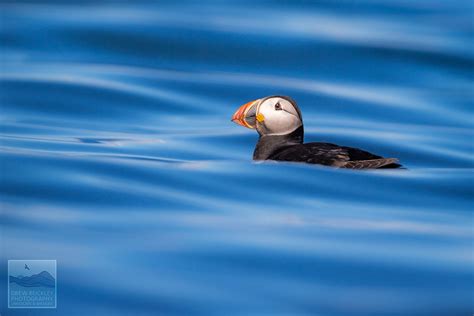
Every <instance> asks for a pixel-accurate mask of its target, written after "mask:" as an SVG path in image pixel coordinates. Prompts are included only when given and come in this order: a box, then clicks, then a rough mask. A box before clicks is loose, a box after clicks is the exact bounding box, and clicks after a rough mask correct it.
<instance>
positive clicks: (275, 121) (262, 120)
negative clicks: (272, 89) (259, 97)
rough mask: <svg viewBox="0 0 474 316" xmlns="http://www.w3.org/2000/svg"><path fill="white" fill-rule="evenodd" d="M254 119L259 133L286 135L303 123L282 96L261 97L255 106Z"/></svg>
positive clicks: (292, 106) (293, 108)
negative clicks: (255, 113)
mask: <svg viewBox="0 0 474 316" xmlns="http://www.w3.org/2000/svg"><path fill="white" fill-rule="evenodd" d="M256 121H257V131H258V132H259V133H260V135H286V134H289V133H291V132H293V131H294V130H296V129H297V128H298V127H300V126H301V125H303V122H302V121H301V118H300V115H299V113H298V111H297V110H296V108H295V107H294V105H293V104H292V103H291V102H290V101H289V100H288V99H285V98H282V97H270V98H268V99H263V101H262V102H261V103H260V104H259V105H258V106H257V115H256Z"/></svg>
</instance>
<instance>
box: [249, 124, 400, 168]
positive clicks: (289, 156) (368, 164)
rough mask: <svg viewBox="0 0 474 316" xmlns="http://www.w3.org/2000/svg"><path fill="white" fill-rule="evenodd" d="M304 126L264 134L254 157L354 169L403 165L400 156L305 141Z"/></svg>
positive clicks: (256, 158)
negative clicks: (275, 134) (281, 133)
mask: <svg viewBox="0 0 474 316" xmlns="http://www.w3.org/2000/svg"><path fill="white" fill-rule="evenodd" d="M303 139H304V130H303V126H300V127H299V128H298V129H297V130H296V131H294V132H292V133H291V134H288V135H279V136H260V139H259V141H258V143H257V146H256V147H255V151H254V154H253V159H254V160H277V161H292V162H304V163H310V164H320V165H326V166H333V167H340V168H351V169H377V168H399V167H401V165H399V164H398V163H396V162H397V159H393V158H383V157H380V156H377V155H374V154H371V153H369V152H367V151H364V150H361V149H358V148H351V147H345V146H338V145H335V144H330V143H306V144H303Z"/></svg>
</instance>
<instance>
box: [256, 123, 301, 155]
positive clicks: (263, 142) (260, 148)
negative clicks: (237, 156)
mask: <svg viewBox="0 0 474 316" xmlns="http://www.w3.org/2000/svg"><path fill="white" fill-rule="evenodd" d="M303 138H304V129H303V126H300V127H298V128H297V129H296V130H294V131H293V132H291V133H290V134H286V135H274V136H260V138H259V139H258V143H257V146H256V147H255V151H254V152H253V159H254V160H265V159H268V158H269V157H270V156H271V155H272V154H273V153H274V152H275V151H277V150H278V149H281V148H283V147H287V146H292V145H298V144H302V143H303Z"/></svg>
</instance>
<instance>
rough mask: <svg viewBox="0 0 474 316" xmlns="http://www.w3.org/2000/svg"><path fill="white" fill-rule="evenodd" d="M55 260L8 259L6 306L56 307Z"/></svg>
mask: <svg viewBox="0 0 474 316" xmlns="http://www.w3.org/2000/svg"><path fill="white" fill-rule="evenodd" d="M56 286H57V275H56V260H8V308H56V304H57V300H56V294H57V293H56Z"/></svg>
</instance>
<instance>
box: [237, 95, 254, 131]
mask: <svg viewBox="0 0 474 316" xmlns="http://www.w3.org/2000/svg"><path fill="white" fill-rule="evenodd" d="M258 101H260V99H257V100H255V101H251V102H249V103H245V104H244V105H242V106H241V107H239V108H238V109H237V111H235V113H234V115H232V122H234V123H237V124H239V125H242V126H244V127H247V128H252V129H254V128H255V112H256V108H255V107H256V106H257V104H258Z"/></svg>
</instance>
